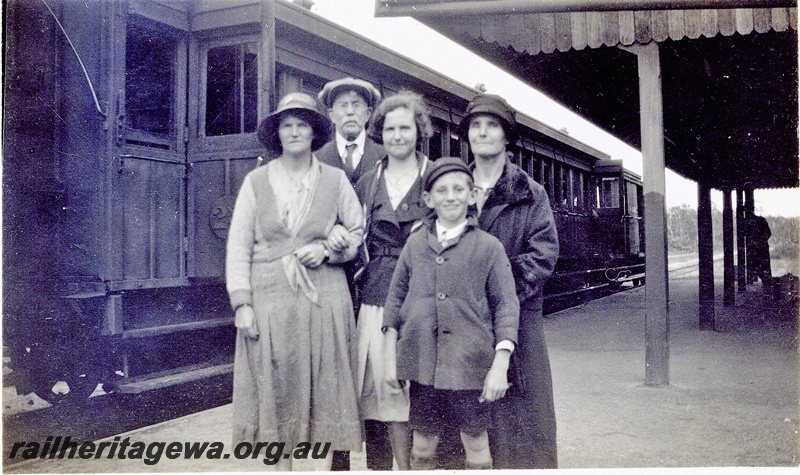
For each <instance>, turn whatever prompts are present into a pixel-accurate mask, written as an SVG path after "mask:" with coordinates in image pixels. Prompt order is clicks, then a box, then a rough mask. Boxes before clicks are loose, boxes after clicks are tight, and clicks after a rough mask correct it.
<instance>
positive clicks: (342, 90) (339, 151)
mask: <svg viewBox="0 0 800 475" xmlns="http://www.w3.org/2000/svg"><path fill="white" fill-rule="evenodd" d="M318 97H319V100H320V102H322V104H324V105H325V107H326V108H327V109H328V117H329V118H330V119H331V122H332V123H333V126H334V129H335V131H336V133H335V134H334V138H333V140H331V141H330V142H328V143H327V144H325V145H324V146H323V147H322V148H321V149H319V150H318V151H317V152H316V156H317V159H319V161H320V162H322V163H325V164H328V165H331V166H334V167H338V168H341V169H342V170H344V172H345V174H347V177H348V178H349V179H350V183H352V184H353V185H355V184H356V183H357V182H358V179H359V178H360V177H361V175H363V174H364V173H365V172H367V171H369V170H372V169H373V168H375V164H376V163H378V161H380V159H381V158H383V156H384V155H385V154H386V151H385V150H384V149H383V147H381V146H380V145H378V144H376V143H375V142H373V141H372V140H371V139H369V138H368V137H367V133H366V127H367V123H368V122H369V119H370V117H371V116H372V111H373V109H374V108H375V104H377V103H378V101H380V100H381V93H380V92H379V91H378V89H377V88H375V86H373V85H372V84H370V83H368V82H367V81H363V80H361V79H353V78H350V77H348V78H342V79H337V80H335V81H331V82H329V83H327V84H325V87H323V88H322V91H320V93H319V96H318Z"/></svg>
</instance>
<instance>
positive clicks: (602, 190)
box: [597, 176, 620, 209]
mask: <svg viewBox="0 0 800 475" xmlns="http://www.w3.org/2000/svg"><path fill="white" fill-rule="evenodd" d="M619 194H620V193H619V177H616V176H604V177H600V179H599V180H598V182H597V208H598V209H617V208H619V207H620V196H619Z"/></svg>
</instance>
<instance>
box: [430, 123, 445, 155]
mask: <svg viewBox="0 0 800 475" xmlns="http://www.w3.org/2000/svg"><path fill="white" fill-rule="evenodd" d="M427 155H428V158H430V159H431V160H436V159H437V158H440V157H442V156H443V153H442V131H441V129H440V128H439V125H438V124H437V125H434V126H433V135H431V137H430V138H429V139H428V152H427Z"/></svg>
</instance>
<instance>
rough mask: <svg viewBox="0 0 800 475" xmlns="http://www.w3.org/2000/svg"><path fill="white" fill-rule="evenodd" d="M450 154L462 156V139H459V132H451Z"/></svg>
mask: <svg viewBox="0 0 800 475" xmlns="http://www.w3.org/2000/svg"><path fill="white" fill-rule="evenodd" d="M450 156H451V157H460V156H461V140H459V137H458V134H454V133H452V132H451V133H450Z"/></svg>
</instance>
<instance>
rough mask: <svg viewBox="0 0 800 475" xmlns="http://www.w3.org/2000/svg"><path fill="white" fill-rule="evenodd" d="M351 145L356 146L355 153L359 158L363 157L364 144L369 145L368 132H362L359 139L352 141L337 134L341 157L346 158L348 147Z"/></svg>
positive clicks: (337, 147)
mask: <svg viewBox="0 0 800 475" xmlns="http://www.w3.org/2000/svg"><path fill="white" fill-rule="evenodd" d="M351 143H354V144H356V149H355V150H354V151H353V152H354V153H358V155H359V156H360V155H362V154H363V153H364V144H366V143H367V131H366V130H362V131H361V133H360V134H358V137H356V139H355V140H352V141H349V140H347V139H346V138H344V137H343V136H342V135H341V134H340V133H339V132H336V149H337V150H338V151H339V156H340V157H344V156H345V155H346V154H347V148H346V147H347V145H348V144H351Z"/></svg>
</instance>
